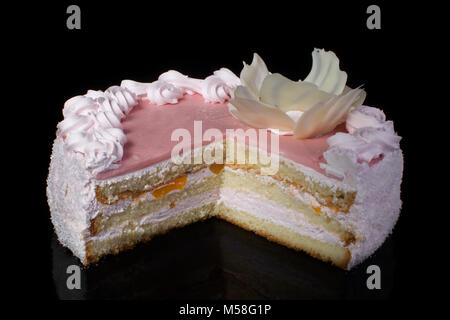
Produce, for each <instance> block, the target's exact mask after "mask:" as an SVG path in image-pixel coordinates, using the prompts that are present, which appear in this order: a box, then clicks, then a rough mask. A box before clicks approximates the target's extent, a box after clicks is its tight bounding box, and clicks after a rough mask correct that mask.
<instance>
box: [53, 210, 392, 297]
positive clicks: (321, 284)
mask: <svg viewBox="0 0 450 320" xmlns="http://www.w3.org/2000/svg"><path fill="white" fill-rule="evenodd" d="M393 246H394V243H393V239H392V237H389V238H388V239H387V240H386V242H385V243H384V244H383V246H382V247H381V248H380V249H378V250H377V252H376V253H375V255H374V256H372V257H370V258H369V259H367V260H366V261H365V262H364V263H363V264H361V265H359V266H358V267H356V268H354V269H353V270H351V271H343V270H341V269H339V268H336V267H333V266H331V265H329V264H327V263H323V262H321V261H319V260H316V259H314V258H312V257H310V256H308V255H307V254H304V253H302V252H296V251H294V250H291V249H288V248H286V247H283V246H280V245H278V244H276V243H272V242H270V241H268V240H266V239H264V238H262V237H259V236H257V235H255V234H253V233H251V232H248V231H245V230H243V229H241V228H239V227H236V226H234V225H232V224H230V223H228V222H225V221H222V220H218V219H210V220H207V221H203V222H197V223H195V224H193V225H190V226H187V227H185V228H183V229H179V230H172V231H170V232H168V233H167V234H166V235H163V236H159V237H156V238H154V239H153V240H152V241H150V242H147V243H144V244H139V245H137V246H136V247H135V248H134V249H133V250H129V251H126V252H122V253H120V254H119V255H117V256H108V257H106V258H103V259H102V260H101V261H100V262H99V263H96V264H92V265H89V266H88V267H83V266H82V264H81V263H80V262H79V260H78V259H77V258H75V257H74V256H73V255H72V253H71V252H70V251H69V250H68V249H67V248H64V247H62V246H61V245H60V244H59V242H58V240H57V239H56V236H54V237H53V239H52V260H53V261H52V264H53V280H54V284H55V288H56V291H57V296H58V297H59V298H60V299H213V300H215V299H358V298H363V299H372V298H387V297H389V296H390V295H391V293H392V291H393V283H394V279H393V277H394V271H395V270H394V269H395V260H394V249H393ZM374 264H375V265H378V266H379V267H380V269H381V275H382V290H369V289H368V288H367V286H366V281H367V278H368V277H369V276H370V275H369V274H367V273H366V270H367V267H368V266H370V265H374ZM70 265H78V266H80V268H81V289H72V290H70V289H68V288H67V284H66V283H67V278H68V277H69V276H70V274H68V273H67V267H68V266H70Z"/></svg>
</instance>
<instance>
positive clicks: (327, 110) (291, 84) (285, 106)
mask: <svg viewBox="0 0 450 320" xmlns="http://www.w3.org/2000/svg"><path fill="white" fill-rule="evenodd" d="M312 55H313V66H312V69H311V72H310V73H309V75H308V76H307V77H306V78H305V80H304V81H292V80H290V79H288V78H286V77H284V76H282V75H281V74H278V73H274V74H272V73H270V72H269V71H268V69H267V67H266V64H265V63H264V61H263V60H262V59H261V58H260V57H259V56H258V55H257V54H256V53H255V54H254V55H253V61H252V64H251V65H247V64H245V63H244V68H243V69H242V71H241V74H240V79H241V85H240V86H237V87H236V89H235V90H234V91H233V93H232V98H231V99H230V101H229V104H228V107H229V111H230V113H231V114H232V115H233V116H235V117H236V118H238V119H239V120H241V121H243V122H245V123H247V124H249V125H251V126H253V127H256V128H269V129H270V130H272V131H274V132H276V133H279V134H293V135H294V136H295V138H297V139H306V138H313V137H317V136H320V135H324V134H326V133H328V132H330V131H332V130H333V129H334V128H335V127H336V126H337V125H338V124H339V123H341V122H342V121H343V120H345V117H346V116H347V114H348V112H349V111H350V109H352V108H354V107H358V106H359V105H361V104H362V102H363V101H364V99H365V96H366V93H365V91H364V90H362V89H359V88H357V89H351V88H349V87H346V86H345V83H346V81H347V74H346V73H345V72H343V71H341V70H340V69H339V59H338V58H337V57H336V55H335V54H334V53H333V52H326V51H324V50H318V49H315V50H314V51H313V54H312Z"/></svg>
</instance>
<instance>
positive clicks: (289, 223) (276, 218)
mask: <svg viewBox="0 0 450 320" xmlns="http://www.w3.org/2000/svg"><path fill="white" fill-rule="evenodd" d="M219 203H223V204H224V205H225V206H226V207H228V208H230V209H233V210H237V211H244V212H246V213H247V214H249V215H252V216H255V217H257V218H261V219H265V220H268V221H270V222H272V223H275V224H278V225H281V226H284V227H286V228H289V229H291V230H294V231H295V232H298V233H299V234H302V235H305V236H308V237H311V238H313V239H317V240H320V241H323V242H327V243H332V244H337V245H343V243H342V241H341V240H340V239H339V236H337V235H336V234H332V233H330V232H328V231H326V230H325V229H323V228H322V227H320V226H318V225H314V224H311V223H310V222H309V221H308V219H307V218H305V216H304V215H303V214H302V213H300V212H298V211H296V210H292V209H289V208H286V207H282V206H280V205H279V204H277V203H276V202H275V201H271V200H268V199H266V198H264V197H262V196H261V195H259V194H258V193H247V192H240V191H237V190H233V189H230V188H222V189H221V190H220V200H219Z"/></svg>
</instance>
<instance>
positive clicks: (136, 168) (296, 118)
mask: <svg viewBox="0 0 450 320" xmlns="http://www.w3.org/2000/svg"><path fill="white" fill-rule="evenodd" d="M312 58H313V59H312V60H313V61H312V68H311V72H310V73H309V74H308V76H307V77H306V78H305V79H304V80H298V81H293V80H290V79H288V78H286V77H284V76H282V75H281V74H278V73H271V72H270V71H269V70H268V68H267V66H266V64H265V62H264V61H263V60H262V58H261V57H259V56H258V55H257V54H254V56H253V61H252V63H251V64H250V65H247V64H245V63H244V67H243V69H242V70H241V72H240V76H239V77H238V76H236V75H235V74H234V73H233V72H232V71H230V70H229V69H226V68H221V69H220V70H218V71H215V72H214V73H213V74H212V75H210V76H208V77H206V78H205V79H195V78H190V77H188V76H186V75H183V74H181V73H179V72H177V71H174V70H171V71H168V72H165V73H163V74H162V75H160V76H159V78H158V79H157V80H155V81H153V82H149V83H142V82H136V81H133V80H124V81H122V82H121V84H120V86H112V87H110V88H108V89H106V90H105V91H100V90H98V91H94V90H88V91H87V93H86V94H84V95H79V96H76V97H73V98H71V99H69V100H67V102H66V103H65V104H64V108H63V116H64V119H63V120H62V121H61V122H60V123H58V125H57V132H56V139H55V140H54V143H53V150H52V155H51V161H50V168H49V175H48V178H47V197H48V204H49V207H50V213H51V220H52V222H53V225H54V229H55V232H56V234H57V236H58V240H59V242H60V243H61V244H62V245H63V246H66V247H68V248H69V249H70V250H71V251H72V252H73V254H74V255H75V256H77V257H78V258H79V259H80V261H81V262H82V263H83V264H84V265H88V264H89V263H93V262H97V261H99V260H100V258H101V257H103V256H106V255H108V254H117V253H119V252H121V251H123V250H125V249H130V248H132V247H133V246H135V245H136V244H138V243H140V242H143V241H148V240H150V239H152V238H153V237H155V236H157V235H160V234H164V233H166V232H168V231H170V230H172V229H175V228H180V227H183V226H186V225H189V224H191V223H194V222H196V221H200V220H204V219H208V218H212V217H215V218H219V219H224V220H226V221H228V222H230V223H232V224H235V225H237V226H240V227H242V228H244V229H246V230H248V231H252V232H255V233H256V234H259V235H261V236H263V237H265V238H267V239H269V240H271V241H274V242H276V243H278V244H280V245H283V246H287V247H289V248H292V249H294V250H298V251H304V252H306V253H308V254H309V255H311V256H313V257H315V258H317V259H320V260H322V261H324V262H331V263H332V264H333V265H335V266H337V267H340V268H342V269H346V270H349V269H351V268H352V267H354V266H356V265H357V264H359V263H361V262H362V261H364V260H365V259H366V258H367V257H369V256H370V255H371V254H373V253H374V252H375V251H376V249H377V248H379V247H380V246H381V244H382V243H383V242H384V240H385V239H386V237H387V236H388V235H389V234H390V233H391V232H392V230H393V227H394V225H395V223H396V221H397V219H398V216H399V213H400V208H401V200H400V185H401V180H402V171H403V155H402V151H401V149H400V145H399V142H400V139H401V138H400V137H399V136H398V135H397V134H396V132H395V130H394V126H393V122H392V121H387V120H386V117H385V114H384V113H383V111H382V110H380V109H378V108H375V107H370V106H366V105H364V104H363V103H364V99H365V97H366V92H365V91H364V89H362V88H361V87H358V88H353V89H352V88H350V87H348V86H347V84H346V83H347V73H346V72H344V71H342V70H340V67H339V59H338V58H337V57H336V55H335V54H334V53H333V52H331V51H325V50H323V49H314V50H313V53H312ZM168 250H170V248H168Z"/></svg>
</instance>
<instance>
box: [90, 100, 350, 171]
mask: <svg viewBox="0 0 450 320" xmlns="http://www.w3.org/2000/svg"><path fill="white" fill-rule="evenodd" d="M200 120H201V121H202V133H204V132H205V131H206V130H207V129H210V128H217V129H219V130H220V131H221V132H222V133H223V135H225V133H226V129H238V128H242V129H244V130H246V129H248V128H250V127H249V126H247V125H246V124H244V123H243V122H241V121H239V120H237V119H235V118H234V117H233V116H232V115H231V114H230V113H229V112H228V107H227V103H223V104H221V103H207V102H205V101H204V100H203V97H202V96H201V95H199V94H194V95H192V96H190V95H187V94H186V95H185V96H184V97H183V98H182V99H180V100H179V102H178V103H177V104H174V105H172V104H166V105H162V106H157V105H154V104H150V103H149V102H148V101H145V100H140V102H139V104H138V105H137V106H135V107H134V109H133V110H132V111H131V112H130V114H129V115H128V116H127V118H126V119H125V120H124V121H123V122H122V125H123V130H124V133H125V134H126V137H127V142H126V144H125V150H124V155H123V158H122V160H121V161H120V167H118V168H116V169H112V170H108V171H103V172H100V173H98V174H97V176H96V178H97V179H98V180H104V179H109V178H113V177H117V176H120V175H123V174H127V173H130V172H133V171H136V170H139V169H143V168H145V167H148V166H150V165H153V164H156V163H158V162H160V161H163V160H167V159H169V158H170V157H171V153H172V148H173V147H174V146H176V145H177V144H178V143H179V141H172V140H171V137H172V132H173V131H174V130H175V129H178V128H184V129H187V130H188V131H189V132H190V134H191V147H194V121H200ZM337 131H345V128H343V126H340V127H338V128H337V129H336V130H334V131H333V132H331V133H329V134H327V135H325V136H322V137H319V138H315V139H304V140H298V139H295V138H294V137H293V136H279V154H280V156H282V157H284V158H287V159H290V160H293V161H295V162H297V163H300V164H302V165H304V166H307V167H310V168H312V169H314V170H316V171H317V172H319V173H321V174H324V175H325V170H323V169H321V168H320V165H319V164H320V163H321V162H325V161H324V159H323V153H324V152H325V151H326V150H327V149H328V144H327V141H326V140H327V138H328V137H329V136H331V135H333V134H335V133H336V132H337ZM269 134H270V133H269ZM267 142H268V145H269V148H268V149H269V151H270V136H269V135H268V139H267ZM209 143H210V141H202V144H203V145H205V144H209ZM327 176H328V175H327ZM330 177H332V178H333V176H330Z"/></svg>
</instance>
